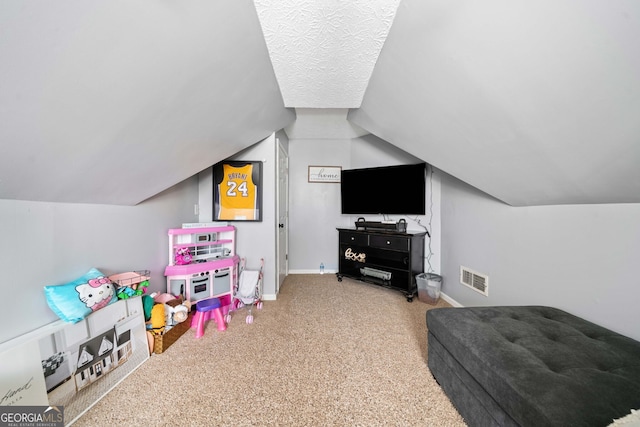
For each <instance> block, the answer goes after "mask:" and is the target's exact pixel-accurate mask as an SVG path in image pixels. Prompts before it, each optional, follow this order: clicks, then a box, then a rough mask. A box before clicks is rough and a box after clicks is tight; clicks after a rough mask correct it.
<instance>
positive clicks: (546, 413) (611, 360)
mask: <svg viewBox="0 0 640 427" xmlns="http://www.w3.org/2000/svg"><path fill="white" fill-rule="evenodd" d="M427 328H428V331H429V332H428V347H429V348H428V366H429V369H430V370H431V372H432V374H433V376H434V377H435V379H436V380H437V381H438V383H439V384H440V386H441V387H442V388H443V390H444V391H445V393H446V394H447V396H449V398H450V399H451V401H452V402H453V404H454V406H455V407H456V408H457V409H458V411H459V412H460V414H461V415H462V416H463V417H464V419H465V421H466V422H467V424H469V425H470V426H536V427H539V426H563V427H564V426H607V425H609V424H610V423H611V422H612V421H613V420H614V419H616V418H621V417H623V416H625V415H627V414H629V413H630V412H631V409H638V408H640V342H638V341H635V340H633V339H631V338H628V337H625V336H623V335H620V334H618V333H615V332H613V331H610V330H608V329H605V328H603V327H601V326H598V325H596V324H593V323H591V322H588V321H585V320H583V319H581V318H579V317H576V316H573V315H571V314H569V313H566V312H564V311H562V310H558V309H555V308H551V307H539V306H531V307H469V308H436V309H431V310H428V311H427Z"/></svg>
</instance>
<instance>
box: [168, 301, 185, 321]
mask: <svg viewBox="0 0 640 427" xmlns="http://www.w3.org/2000/svg"><path fill="white" fill-rule="evenodd" d="M164 312H165V315H166V316H167V326H175V325H177V324H178V323H181V322H184V321H185V320H187V317H189V309H188V308H187V306H186V305H184V304H182V303H180V300H177V299H175V300H172V301H167V302H166V303H165V304H164Z"/></svg>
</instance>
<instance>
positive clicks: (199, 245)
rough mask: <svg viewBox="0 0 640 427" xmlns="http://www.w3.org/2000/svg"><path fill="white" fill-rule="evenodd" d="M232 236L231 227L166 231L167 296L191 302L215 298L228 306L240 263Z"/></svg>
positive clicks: (233, 229)
mask: <svg viewBox="0 0 640 427" xmlns="http://www.w3.org/2000/svg"><path fill="white" fill-rule="evenodd" d="M235 234H236V228H235V227H234V226H222V227H203V228H172V229H170V230H169V231H168V235H169V265H168V266H167V267H166V268H165V270H164V275H165V276H166V277H167V292H168V293H170V294H172V295H176V296H178V295H179V296H182V297H183V298H184V299H185V300H189V301H191V302H197V301H200V300H203V299H207V298H212V297H217V298H220V302H222V305H223V306H228V305H230V304H231V295H232V293H233V287H234V285H235V284H236V283H237V280H238V265H239V263H240V258H239V257H238V256H237V255H236V248H235ZM185 254H187V255H188V256H187V257H185Z"/></svg>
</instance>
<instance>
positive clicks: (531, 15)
mask: <svg viewBox="0 0 640 427" xmlns="http://www.w3.org/2000/svg"><path fill="white" fill-rule="evenodd" d="M294 109H295V112H296V113H297V116H298V120H296V113H294ZM347 113H348V115H347ZM347 119H348V121H347ZM327 123H332V124H333V125H335V124H339V126H334V127H333V128H332V130H328V126H327ZM282 128H286V129H287V131H288V132H289V133H290V137H292V138H295V137H296V135H301V136H304V135H307V137H308V135H309V132H310V131H311V132H313V129H314V128H315V129H316V131H318V132H322V133H323V134H325V135H326V136H327V137H329V138H331V137H339V136H338V135H346V137H347V138H353V137H356V136H359V135H362V134H364V133H367V132H369V133H372V134H374V135H376V136H378V137H379V138H382V139H384V140H386V141H388V142H389V143H391V144H394V145H396V146H398V147H399V148H401V149H403V150H404V151H407V152H409V153H411V154H413V155H414V156H416V157H419V158H421V159H423V160H425V161H427V162H429V163H431V164H433V165H434V166H436V167H437V168H438V169H441V170H443V171H445V172H447V173H449V174H451V175H454V176H456V177H458V178H460V179H461V180H463V181H465V182H467V183H469V184H471V185H473V186H475V187H477V188H479V189H481V190H483V191H485V192H486V193H488V194H490V195H492V196H494V197H496V198H498V199H500V200H502V201H504V202H505V203H509V204H511V205H514V206H524V205H546V204H568V203H638V202H640V167H638V166H640V2H637V1H636V0H594V1H584V0H560V1H558V0H542V1H537V2H525V1H512V0H483V1H479V2H472V1H465V0H453V1H451V0H386V1H380V0H377V1H374V0H371V1H366V0H353V1H350V2H344V1H338V0H317V1H311V0H299V1H295V0H282V1H276V0H255V2H254V1H250V0H236V1H231V2H229V1H223V0H190V1H184V0H175V1H172V2H152V1H133V2H131V1H124V0H122V1H105V0H59V1H56V2H24V1H21V0H4V1H2V2H0V198H2V199H20V200H40V201H54V202H82V203H109V204H124V205H132V204H136V203H139V202H141V201H143V200H145V199H146V198H148V197H151V196H153V195H155V194H157V193H159V192H161V191H162V190H164V189H167V188H169V187H171V186H172V185H174V184H176V183H178V182H180V181H182V180H184V179H186V178H188V177H190V176H192V175H194V174H196V173H198V172H200V171H201V170H203V169H205V168H207V167H209V166H210V165H212V164H214V163H216V162H218V161H220V160H222V159H224V158H226V157H228V156H230V155H232V154H234V153H236V152H238V151H241V150H242V149H244V148H246V147H248V146H250V145H252V144H254V143H255V142H258V141H259V140H261V139H263V138H264V137H266V136H268V135H269V134H270V133H272V132H274V131H276V130H279V129H282Z"/></svg>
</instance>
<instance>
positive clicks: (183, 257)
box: [176, 248, 193, 265]
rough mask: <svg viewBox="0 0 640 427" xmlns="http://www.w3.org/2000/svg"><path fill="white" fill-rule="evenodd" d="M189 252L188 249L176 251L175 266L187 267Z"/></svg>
mask: <svg viewBox="0 0 640 427" xmlns="http://www.w3.org/2000/svg"><path fill="white" fill-rule="evenodd" d="M192 259H193V257H192V256H191V251H189V248H179V249H178V250H176V265H189V264H191V260H192Z"/></svg>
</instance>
